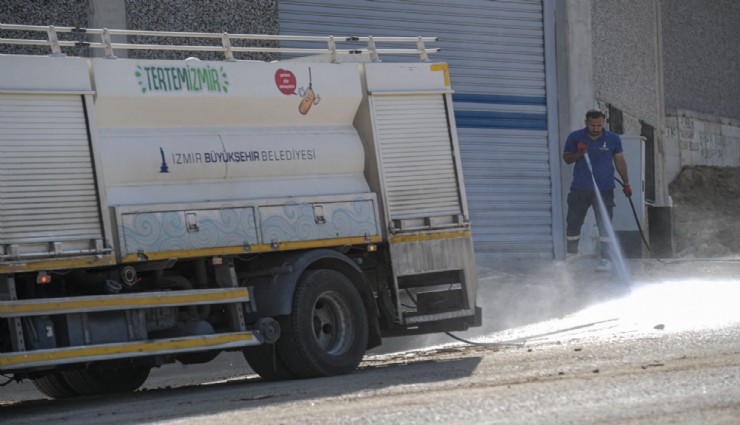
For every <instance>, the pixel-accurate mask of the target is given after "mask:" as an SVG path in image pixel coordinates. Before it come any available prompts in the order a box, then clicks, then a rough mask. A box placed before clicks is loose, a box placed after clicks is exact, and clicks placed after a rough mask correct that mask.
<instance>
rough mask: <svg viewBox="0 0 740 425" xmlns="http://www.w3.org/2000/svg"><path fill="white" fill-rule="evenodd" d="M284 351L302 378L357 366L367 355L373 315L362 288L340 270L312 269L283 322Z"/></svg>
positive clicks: (348, 370) (281, 344) (281, 345)
mask: <svg viewBox="0 0 740 425" xmlns="http://www.w3.org/2000/svg"><path fill="white" fill-rule="evenodd" d="M280 325H281V328H282V332H281V336H280V338H279V339H278V340H277V343H276V344H277V349H278V355H279V356H280V357H281V358H282V359H283V361H284V362H285V365H286V366H287V367H288V369H290V370H291V371H292V372H293V373H294V374H295V375H297V376H298V377H300V378H314V377H320V376H335V375H344V374H347V373H351V372H353V371H354V370H355V369H357V366H358V365H359V364H360V361H361V360H362V357H363V356H364V355H365V350H366V349H367V341H368V319H367V313H366V312H365V306H364V305H363V303H362V298H361V297H360V294H359V292H358V291H357V288H355V286H354V285H353V284H352V282H351V281H350V280H349V278H348V277H347V276H345V275H343V274H342V273H340V272H338V271H335V270H327V269H320V270H308V271H306V272H305V273H304V274H303V275H301V277H300V279H299V280H298V282H297V284H296V289H295V293H294V295H293V310H292V313H291V315H290V316H288V317H287V318H286V320H284V321H281V322H280Z"/></svg>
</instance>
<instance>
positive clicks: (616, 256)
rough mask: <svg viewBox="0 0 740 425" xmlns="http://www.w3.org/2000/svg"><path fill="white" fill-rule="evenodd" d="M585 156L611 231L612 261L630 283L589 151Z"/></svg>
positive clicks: (619, 272) (606, 226)
mask: <svg viewBox="0 0 740 425" xmlns="http://www.w3.org/2000/svg"><path fill="white" fill-rule="evenodd" d="M583 157H584V158H586V166H588V171H589V173H590V174H591V181H592V182H593V184H594V194H595V195H596V198H597V199H598V201H599V213H601V221H603V222H604V227H605V228H606V229H607V231H608V232H609V241H610V244H611V251H612V254H613V255H612V261H613V262H614V266H615V267H616V268H617V273H618V274H619V277H620V278H621V279H622V280H623V281H624V283H627V284H629V273H627V267H626V265H625V263H624V258H623V257H622V254H621V252H620V249H619V246H618V245H617V239H616V238H617V237H616V235H615V234H614V228H613V227H612V224H611V219H610V218H609V216H608V214H607V213H606V207H605V206H604V200H603V199H602V198H601V191H600V190H599V186H598V185H597V184H596V178H595V177H594V170H593V168H592V167H591V158H590V157H589V156H588V152H584V153H583ZM594 214H596V211H594ZM602 236H603V235H602Z"/></svg>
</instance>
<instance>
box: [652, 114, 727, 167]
mask: <svg viewBox="0 0 740 425" xmlns="http://www.w3.org/2000/svg"><path fill="white" fill-rule="evenodd" d="M665 123H666V126H665V141H666V155H667V157H668V158H669V159H670V160H669V161H668V168H667V178H668V181H669V182H671V181H673V180H674V179H675V178H676V177H678V175H679V173H680V172H681V169H682V168H683V167H685V166H690V165H712V166H717V167H740V120H731V119H727V118H717V117H714V116H711V115H707V114H700V113H697V112H694V111H688V110H681V109H668V111H667V113H666V120H665Z"/></svg>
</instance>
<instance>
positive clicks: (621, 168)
mask: <svg viewBox="0 0 740 425" xmlns="http://www.w3.org/2000/svg"><path fill="white" fill-rule="evenodd" d="M614 167H615V168H616V169H617V173H619V176H620V177H621V178H622V183H624V184H629V183H630V178H629V175H628V174H627V161H625V160H624V154H623V153H622V152H619V153H615V154H614Z"/></svg>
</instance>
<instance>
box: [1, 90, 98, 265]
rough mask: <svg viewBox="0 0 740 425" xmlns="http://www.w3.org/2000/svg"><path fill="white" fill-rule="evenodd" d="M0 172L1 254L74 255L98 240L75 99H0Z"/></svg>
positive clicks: (91, 178)
mask: <svg viewBox="0 0 740 425" xmlns="http://www.w3.org/2000/svg"><path fill="white" fill-rule="evenodd" d="M0 173H1V174H2V181H0V243H1V244H2V245H3V246H4V247H6V249H7V247H8V246H11V245H16V246H20V247H21V248H20V249H21V251H23V246H31V245H34V246H38V244H39V243H41V244H46V243H54V242H58V243H60V245H58V248H60V249H62V250H79V249H87V248H90V245H91V243H93V242H91V241H95V240H100V239H102V233H103V232H102V226H101V217H100V211H99V206H98V196H97V189H96V184H95V173H94V170H93V163H92V159H91V155H90V143H89V137H88V128H87V122H86V119H85V112H84V107H83V100H82V96H80V95H73V94H70V95H66V94H65V95H56V94H48V95H47V94H0ZM41 246H43V245H41ZM34 250H35V251H37V250H36V248H35V247H34Z"/></svg>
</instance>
